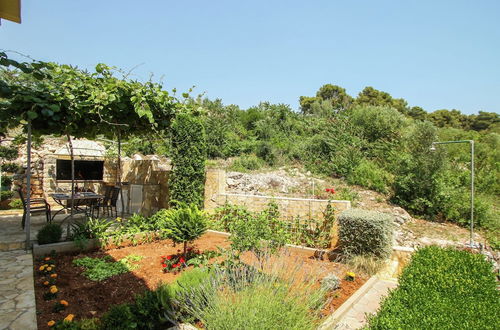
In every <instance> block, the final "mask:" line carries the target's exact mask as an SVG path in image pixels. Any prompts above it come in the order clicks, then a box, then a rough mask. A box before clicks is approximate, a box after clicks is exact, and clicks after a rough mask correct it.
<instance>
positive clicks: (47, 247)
mask: <svg viewBox="0 0 500 330" xmlns="http://www.w3.org/2000/svg"><path fill="white" fill-rule="evenodd" d="M207 233H211V234H215V235H220V236H223V237H229V236H231V234H230V233H226V232H222V231H216V230H211V229H208V230H207ZM143 234H145V233H138V234H136V235H135V238H139V237H140V236H142V235H143ZM125 242H126V241H125ZM285 246H286V247H287V248H290V249H292V250H295V251H297V252H314V253H315V254H319V255H324V254H325V253H326V252H327V251H328V250H325V249H315V248H311V247H307V246H301V245H293V244H286V245H285ZM99 247H100V242H99V240H98V239H88V240H87V243H86V245H85V247H84V248H82V247H81V246H78V245H76V243H75V242H74V241H65V242H57V243H51V244H42V245H40V244H38V243H37V242H34V243H33V256H35V257H40V256H44V255H47V254H50V253H51V252H52V251H55V252H56V253H66V252H77V251H89V250H94V249H97V248H99Z"/></svg>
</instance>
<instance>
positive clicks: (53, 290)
mask: <svg viewBox="0 0 500 330" xmlns="http://www.w3.org/2000/svg"><path fill="white" fill-rule="evenodd" d="M57 291H58V290H57V287H56V286H55V285H53V286H51V287H50V293H52V294H56V293H57Z"/></svg>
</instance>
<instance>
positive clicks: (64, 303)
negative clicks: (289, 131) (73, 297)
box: [59, 300, 69, 307]
mask: <svg viewBox="0 0 500 330" xmlns="http://www.w3.org/2000/svg"><path fill="white" fill-rule="evenodd" d="M59 303H60V304H61V305H63V306H66V307H68V305H69V303H68V302H67V301H66V300H61V301H60V302H59Z"/></svg>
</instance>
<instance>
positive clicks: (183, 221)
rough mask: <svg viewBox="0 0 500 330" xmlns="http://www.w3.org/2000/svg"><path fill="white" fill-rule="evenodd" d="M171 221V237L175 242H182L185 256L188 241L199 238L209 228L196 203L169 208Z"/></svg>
mask: <svg viewBox="0 0 500 330" xmlns="http://www.w3.org/2000/svg"><path fill="white" fill-rule="evenodd" d="M167 213H168V218H169V219H170V222H171V228H170V229H171V231H172V232H171V233H170V235H169V238H170V239H172V241H174V243H176V244H177V243H182V244H183V248H184V253H183V255H184V258H186V253H187V246H188V243H190V242H192V241H194V240H195V239H197V238H199V237H200V236H201V235H203V234H204V233H205V231H206V230H207V222H206V219H205V215H204V214H203V212H202V211H201V210H199V209H198V207H197V206H196V205H195V204H191V205H186V204H180V205H179V208H177V209H172V210H168V211H167Z"/></svg>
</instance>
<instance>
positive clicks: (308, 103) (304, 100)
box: [299, 96, 320, 114]
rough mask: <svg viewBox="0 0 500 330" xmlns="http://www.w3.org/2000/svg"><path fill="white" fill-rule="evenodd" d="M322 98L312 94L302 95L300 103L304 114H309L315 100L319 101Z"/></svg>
mask: <svg viewBox="0 0 500 330" xmlns="http://www.w3.org/2000/svg"><path fill="white" fill-rule="evenodd" d="M319 100H320V99H319V98H317V97H314V96H313V97H310V96H301V97H300V98H299V104H300V110H301V111H302V113H304V114H309V113H311V108H312V105H313V103H314V102H317V101H319Z"/></svg>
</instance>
